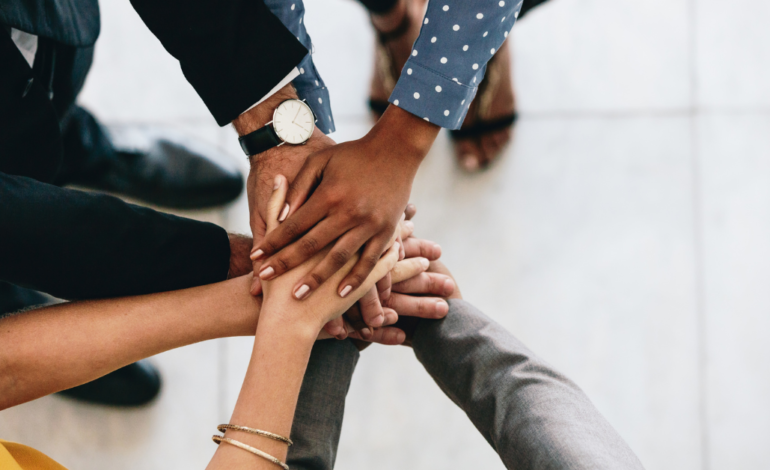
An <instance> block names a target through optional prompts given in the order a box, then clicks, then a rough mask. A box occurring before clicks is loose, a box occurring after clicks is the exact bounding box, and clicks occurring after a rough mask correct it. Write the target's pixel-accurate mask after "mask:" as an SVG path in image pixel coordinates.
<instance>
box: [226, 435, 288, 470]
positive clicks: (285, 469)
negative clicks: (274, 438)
mask: <svg viewBox="0 0 770 470" xmlns="http://www.w3.org/2000/svg"><path fill="white" fill-rule="evenodd" d="M211 440H213V441H214V442H216V443H217V445H219V443H220V442H227V443H228V444H230V445H233V446H235V447H238V448H239V449H243V450H245V451H246V452H251V453H252V454H254V455H257V456H259V457H262V458H263V459H265V460H267V461H268V462H272V463H274V464H276V465H278V466H280V467H281V468H283V470H289V466H288V465H286V464H285V463H283V462H281V461H280V460H278V459H276V458H275V457H273V456H272V455H270V454H268V453H267V452H263V451H261V450H259V449H255V448H254V447H251V446H248V445H246V444H244V443H243V442H238V441H235V440H233V439H230V438H227V437H224V436H211Z"/></svg>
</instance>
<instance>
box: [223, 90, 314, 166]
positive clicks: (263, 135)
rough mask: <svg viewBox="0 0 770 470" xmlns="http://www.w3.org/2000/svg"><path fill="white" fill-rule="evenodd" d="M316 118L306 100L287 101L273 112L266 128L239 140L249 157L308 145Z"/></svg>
mask: <svg viewBox="0 0 770 470" xmlns="http://www.w3.org/2000/svg"><path fill="white" fill-rule="evenodd" d="M315 122H316V117H315V114H313V110H312V109H310V106H308V104H307V103H306V102H305V101H304V100H286V101H283V102H281V104H279V105H278V107H277V108H275V111H273V120H272V121H270V122H268V123H267V124H265V126H264V127H262V128H260V129H257V130H256V131H254V132H252V133H250V134H246V135H244V136H242V137H239V138H238V142H240V143H241V148H242V149H243V152H244V153H245V154H246V156H247V157H250V156H252V155H256V154H258V153H262V152H264V151H265V150H269V149H271V148H273V147H278V146H279V145H283V144H286V143H288V144H293V145H302V144H305V143H307V141H308V139H310V136H311V135H313V130H314V129H315Z"/></svg>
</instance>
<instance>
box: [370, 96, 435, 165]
mask: <svg viewBox="0 0 770 470" xmlns="http://www.w3.org/2000/svg"><path fill="white" fill-rule="evenodd" d="M439 130H441V128H440V127H439V126H437V125H435V124H431V123H430V122H427V121H425V120H424V119H420V118H418V117H417V116H415V115H414V114H412V113H410V112H408V111H404V110H403V109H401V108H399V107H398V106H388V109H387V110H386V111H385V113H384V114H383V115H382V117H381V118H380V120H379V121H377V124H375V126H374V127H373V128H372V130H371V131H369V134H368V136H369V137H371V138H372V139H375V140H379V141H381V142H383V143H386V144H387V143H392V142H397V143H398V146H399V150H400V151H399V152H398V154H399V155H402V156H403V157H404V160H406V161H407V163H411V164H413V165H414V167H415V168H416V167H419V166H420V163H422V160H423V159H424V158H425V156H426V155H427V154H428V151H430V148H431V146H433V142H434V141H435V140H436V137H437V136H438V133H439Z"/></svg>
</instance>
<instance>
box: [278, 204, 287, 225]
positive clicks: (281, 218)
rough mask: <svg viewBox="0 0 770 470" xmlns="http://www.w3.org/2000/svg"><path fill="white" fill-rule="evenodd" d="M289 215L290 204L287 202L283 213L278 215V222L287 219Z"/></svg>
mask: <svg viewBox="0 0 770 470" xmlns="http://www.w3.org/2000/svg"><path fill="white" fill-rule="evenodd" d="M287 215H289V204H286V205H285V206H283V210H282V211H281V215H279V216H278V222H283V221H284V220H285V219H286V216H287Z"/></svg>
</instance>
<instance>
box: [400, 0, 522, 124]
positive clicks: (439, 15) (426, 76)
mask: <svg viewBox="0 0 770 470" xmlns="http://www.w3.org/2000/svg"><path fill="white" fill-rule="evenodd" d="M521 5H522V1H521V0H494V1H493V0H483V1H475V2H469V1H467V0H431V1H430V3H429V4H428V12H427V13H426V14H425V19H424V20H423V25H422V29H421V31H420V37H419V38H418V39H417V41H416V42H415V43H414V47H413V49H412V55H411V56H410V57H409V60H407V62H406V65H404V69H403V71H402V72H401V78H399V80H398V83H396V88H395V89H394V90H393V93H392V94H391V96H390V100H389V101H390V102H391V103H392V104H394V105H395V106H398V107H400V108H402V109H404V110H406V111H409V112H410V113H412V114H414V115H415V116H418V117H421V118H423V119H425V120H427V121H429V122H432V123H434V124H437V125H439V126H441V127H446V128H449V129H459V128H460V127H461V126H462V122H463V120H464V119H465V115H466V114H467V113H468V107H469V106H470V104H471V102H472V101H473V98H474V97H475V96H476V91H477V90H478V85H479V84H480V83H481V80H482V79H483V78H484V72H485V71H486V64H487V62H489V60H490V59H491V58H492V57H493V56H494V55H495V52H496V51H497V50H498V49H500V46H501V45H502V44H503V42H504V41H505V40H506V38H507V37H508V34H509V33H510V31H511V28H513V23H514V22H515V21H516V18H517V17H518V16H519V11H520V10H521Z"/></svg>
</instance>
